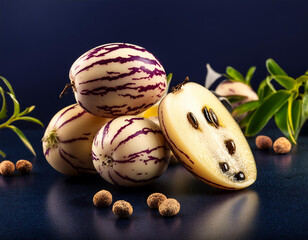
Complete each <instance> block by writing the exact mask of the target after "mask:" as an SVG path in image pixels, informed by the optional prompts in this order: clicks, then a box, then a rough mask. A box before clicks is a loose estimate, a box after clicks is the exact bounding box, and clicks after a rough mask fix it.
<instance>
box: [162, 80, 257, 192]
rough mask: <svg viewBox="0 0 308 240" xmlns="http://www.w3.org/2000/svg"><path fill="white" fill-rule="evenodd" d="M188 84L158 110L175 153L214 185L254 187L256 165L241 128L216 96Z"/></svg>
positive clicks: (232, 187)
mask: <svg viewBox="0 0 308 240" xmlns="http://www.w3.org/2000/svg"><path fill="white" fill-rule="evenodd" d="M186 82H187V80H186V81H184V83H183V84H180V85H178V86H177V87H175V88H174V90H173V91H172V92H171V93H169V94H168V95H167V96H166V97H165V98H164V99H163V100H162V101H161V103H160V105H159V109H158V116H159V122H160V126H161V129H162V132H163V134H164V135H165V137H166V139H167V140H168V142H169V145H170V146H171V148H172V150H173V153H174V154H175V155H176V156H177V158H178V160H179V161H180V162H181V163H182V164H183V165H184V167H185V168H186V169H187V170H188V171H189V172H191V173H192V174H193V175H194V176H195V177H197V178H198V179H200V180H202V181H204V182H205V183H208V184H210V185H212V186H215V187H218V188H223V189H229V190H236V189H242V188H245V187H248V186H249V185H251V184H253V183H254V182H255V180H256V177H257V169H256V164H255V161H254V157H253V154H252V152H251V150H250V147H249V145H248V143H247V141H246V138H245V136H244V135H243V133H242V131H241V129H240V127H239V126H238V124H237V123H236V122H235V120H234V119H233V117H232V116H231V114H230V113H229V112H228V110H227V109H226V108H225V107H224V106H223V104H222V103H221V102H220V101H219V100H218V98H217V97H215V95H214V94H213V93H211V92H210V91H209V90H208V89H206V88H205V87H203V86H201V85H199V84H196V83H192V82H190V83H186Z"/></svg>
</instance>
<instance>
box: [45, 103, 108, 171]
mask: <svg viewBox="0 0 308 240" xmlns="http://www.w3.org/2000/svg"><path fill="white" fill-rule="evenodd" d="M109 120H110V119H108V118H101V117H97V116H94V115H92V114H90V113H88V112H87V111H85V110H84V109H83V108H81V107H80V106H79V105H78V104H73V105H70V106H67V107H65V108H63V109H62V110H60V111H59V112H58V113H57V114H56V115H54V117H53V118H52V119H51V121H50V123H49V125H48V127H47V129H46V131H45V134H44V137H43V139H42V142H43V151H44V155H45V158H46V160H47V161H48V163H49V164H50V165H51V166H52V167H53V168H54V169H55V170H57V171H58V172H61V173H63V174H66V175H82V174H96V173H97V172H96V170H95V168H94V166H93V163H92V154H91V152H92V142H93V138H94V136H95V134H96V133H97V132H98V130H99V129H100V128H101V127H102V126H103V125H104V124H105V123H106V122H107V121H109Z"/></svg>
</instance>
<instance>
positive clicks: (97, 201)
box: [93, 190, 112, 208]
mask: <svg viewBox="0 0 308 240" xmlns="http://www.w3.org/2000/svg"><path fill="white" fill-rule="evenodd" d="M93 203H94V205H95V206H96V207H99V208H100V207H108V206H110V205H111V203H112V195H111V193H110V192H109V191H107V190H101V191H99V192H97V193H96V194H95V195H94V197H93Z"/></svg>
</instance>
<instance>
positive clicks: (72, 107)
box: [54, 104, 77, 126]
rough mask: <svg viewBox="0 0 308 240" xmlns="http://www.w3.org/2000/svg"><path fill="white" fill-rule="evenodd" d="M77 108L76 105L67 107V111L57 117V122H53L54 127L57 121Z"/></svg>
mask: <svg viewBox="0 0 308 240" xmlns="http://www.w3.org/2000/svg"><path fill="white" fill-rule="evenodd" d="M76 106H77V104H75V105H73V106H71V107H69V108H68V109H66V110H65V111H64V112H63V113H61V115H60V116H59V117H58V119H57V121H56V122H55V124H54V126H56V125H57V123H58V121H59V120H60V119H61V118H62V117H63V116H64V115H65V114H66V113H67V112H69V111H71V110H72V109H74V108H75V107H76Z"/></svg>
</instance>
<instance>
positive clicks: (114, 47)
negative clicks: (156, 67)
mask: <svg viewBox="0 0 308 240" xmlns="http://www.w3.org/2000/svg"><path fill="white" fill-rule="evenodd" d="M123 48H124V49H127V48H130V49H133V50H136V51H140V52H147V51H146V50H145V49H144V48H141V47H137V46H135V45H130V44H126V43H111V44H106V45H102V46H99V47H96V48H94V49H92V50H90V51H89V52H87V53H85V54H84V56H82V58H85V60H89V59H90V58H96V57H104V56H105V55H107V54H109V53H111V52H114V51H116V50H119V49H123ZM102 50H106V52H103V53H100V54H98V55H95V54H97V53H99V52H100V51H102Z"/></svg>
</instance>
